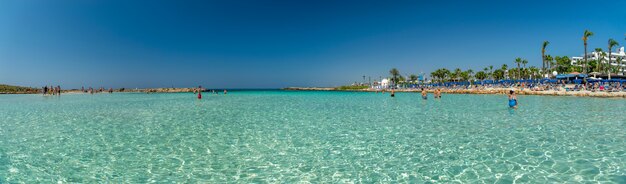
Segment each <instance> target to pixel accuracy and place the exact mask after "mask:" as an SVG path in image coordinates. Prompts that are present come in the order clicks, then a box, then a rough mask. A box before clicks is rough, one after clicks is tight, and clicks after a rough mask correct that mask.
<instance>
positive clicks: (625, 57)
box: [571, 47, 626, 73]
mask: <svg viewBox="0 0 626 184" xmlns="http://www.w3.org/2000/svg"><path fill="white" fill-rule="evenodd" d="M594 60H596V61H597V60H600V62H602V63H603V64H605V65H606V63H608V62H609V54H608V53H606V52H595V51H594V52H590V53H587V61H594ZM584 62H585V57H584V56H575V57H572V63H571V64H572V65H575V66H582V65H583V63H584ZM610 65H611V66H613V67H617V66H621V70H622V71H621V72H620V73H624V72H626V54H625V53H624V47H620V48H618V49H617V51H616V52H611V63H610Z"/></svg>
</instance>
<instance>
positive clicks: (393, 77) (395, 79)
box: [389, 68, 400, 86]
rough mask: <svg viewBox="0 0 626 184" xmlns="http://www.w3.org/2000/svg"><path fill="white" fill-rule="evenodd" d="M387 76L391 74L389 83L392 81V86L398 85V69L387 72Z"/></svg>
mask: <svg viewBox="0 0 626 184" xmlns="http://www.w3.org/2000/svg"><path fill="white" fill-rule="evenodd" d="M389 74H391V81H393V84H394V86H395V84H397V83H398V76H399V75H400V71H398V69H396V68H392V69H391V70H389Z"/></svg>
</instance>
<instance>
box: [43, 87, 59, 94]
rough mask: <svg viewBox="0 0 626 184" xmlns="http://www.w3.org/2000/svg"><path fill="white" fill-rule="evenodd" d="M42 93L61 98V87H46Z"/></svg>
mask: <svg viewBox="0 0 626 184" xmlns="http://www.w3.org/2000/svg"><path fill="white" fill-rule="evenodd" d="M41 91H42V93H43V95H44V96H46V95H49V96H61V86H59V85H57V86H56V87H55V86H52V85H50V86H44V87H42V88H41Z"/></svg>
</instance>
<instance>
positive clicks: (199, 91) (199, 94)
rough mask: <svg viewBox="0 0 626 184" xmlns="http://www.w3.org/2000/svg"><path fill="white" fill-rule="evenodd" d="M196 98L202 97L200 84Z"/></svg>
mask: <svg viewBox="0 0 626 184" xmlns="http://www.w3.org/2000/svg"><path fill="white" fill-rule="evenodd" d="M198 99H202V86H198Z"/></svg>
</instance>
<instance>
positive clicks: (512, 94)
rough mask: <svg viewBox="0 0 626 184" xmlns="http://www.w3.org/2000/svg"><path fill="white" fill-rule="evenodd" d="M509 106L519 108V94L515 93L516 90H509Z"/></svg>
mask: <svg viewBox="0 0 626 184" xmlns="http://www.w3.org/2000/svg"><path fill="white" fill-rule="evenodd" d="M509 107H511V108H514V109H517V95H515V91H513V90H511V91H509Z"/></svg>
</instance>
